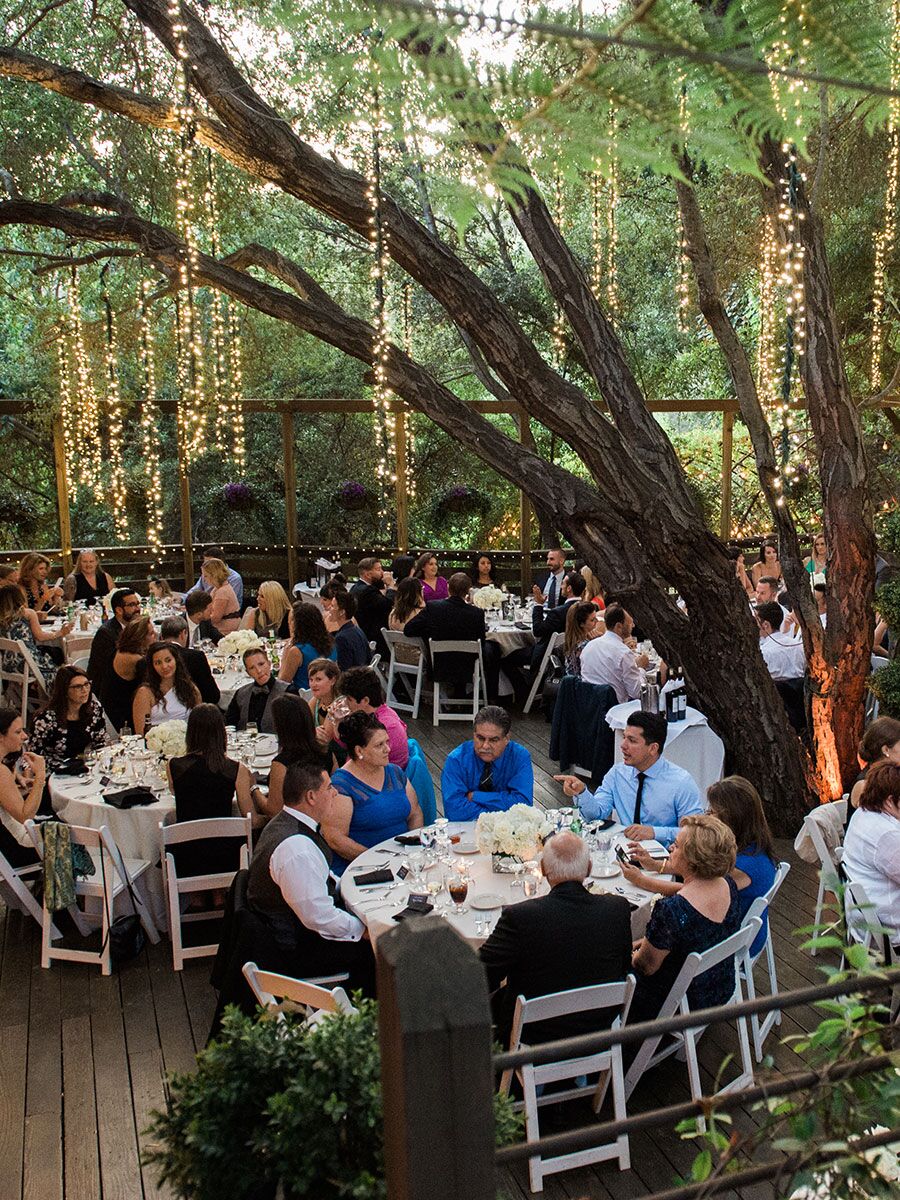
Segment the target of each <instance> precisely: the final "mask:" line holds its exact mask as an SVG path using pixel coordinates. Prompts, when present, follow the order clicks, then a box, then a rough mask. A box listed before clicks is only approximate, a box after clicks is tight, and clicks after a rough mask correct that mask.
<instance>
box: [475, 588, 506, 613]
mask: <svg viewBox="0 0 900 1200" xmlns="http://www.w3.org/2000/svg"><path fill="white" fill-rule="evenodd" d="M505 599H506V597H505V596H504V594H503V592H501V591H500V589H499V588H498V587H494V585H493V584H488V586H487V587H483V588H478V589H477V591H476V592H475V594H474V595H473V596H472V603H473V604H474V605H475V607H476V608H483V609H484V610H485V611H487V609H489V608H499V607H500V605H501V604H502V603H503V601H504V600H505Z"/></svg>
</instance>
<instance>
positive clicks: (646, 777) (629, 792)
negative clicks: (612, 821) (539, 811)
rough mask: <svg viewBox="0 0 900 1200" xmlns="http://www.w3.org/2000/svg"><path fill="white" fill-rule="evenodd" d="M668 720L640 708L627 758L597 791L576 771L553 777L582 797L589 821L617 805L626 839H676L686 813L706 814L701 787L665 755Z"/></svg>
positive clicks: (630, 729) (626, 738)
mask: <svg viewBox="0 0 900 1200" xmlns="http://www.w3.org/2000/svg"><path fill="white" fill-rule="evenodd" d="M666 731H667V725H666V718H665V717H662V716H660V715H659V714H658V713H647V712H641V711H640V710H636V711H635V712H633V713H631V714H629V716H628V723H627V724H626V726H625V732H624V734H623V736H622V758H623V760H624V761H623V762H620V763H616V765H615V766H614V767H611V768H610V769H609V770H608V771H607V772H606V774H605V775H604V776H603V782H602V783H601V784H600V787H599V788H598V789H597V791H596V792H593V793H591V792H588V791H586V790H585V785H584V783H583V782H582V780H580V779H578V778H577V777H576V776H575V775H554V776H553V778H554V779H556V780H558V781H559V782H560V783H562V785H563V791H564V792H565V794H566V795H567V796H579V797H580V800H579V804H580V806H581V811H582V813H583V814H584V816H585V818H586V819H587V820H588V821H597V820H602V821H605V820H607V818H608V817H609V816H610V815H611V813H612V811H613V809H615V811H616V815H617V817H618V818H619V820H620V821H621V822H622V823H623V824H624V825H625V826H626V829H625V835H626V837H630V838H634V839H636V840H638V841H640V840H641V839H646V838H656V839H657V840H658V841H660V842H662V844H663V845H664V846H667V845H668V844H669V843H670V842H674V840H675V837H676V835H677V833H678V824H679V822H680V821H681V818H682V817H687V816H689V815H690V814H691V813H701V812H705V811H706V809H705V805H704V804H703V802H702V800H701V799H700V793H699V791H698V790H697V785H696V783H694V781H693V779H692V778H691V777H690V775H689V774H688V773H687V771H685V770H684V769H683V768H682V767H676V765H675V764H674V763H671V762H669V761H668V759H665V758H663V757H662V752H663V747H664V746H665V744H666Z"/></svg>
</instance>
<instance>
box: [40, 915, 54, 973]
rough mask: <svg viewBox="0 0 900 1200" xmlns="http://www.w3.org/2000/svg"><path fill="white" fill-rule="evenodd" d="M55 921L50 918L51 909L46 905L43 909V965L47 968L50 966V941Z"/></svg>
mask: <svg viewBox="0 0 900 1200" xmlns="http://www.w3.org/2000/svg"><path fill="white" fill-rule="evenodd" d="M52 928H53V922H52V920H51V919H50V910H49V909H48V908H47V907H46V906H44V908H43V909H42V911H41V966H42V967H43V968H44V970H46V969H47V968H48V967H49V966H50V941H51V938H52V936H53V934H52Z"/></svg>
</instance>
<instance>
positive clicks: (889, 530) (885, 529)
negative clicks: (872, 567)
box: [881, 508, 900, 555]
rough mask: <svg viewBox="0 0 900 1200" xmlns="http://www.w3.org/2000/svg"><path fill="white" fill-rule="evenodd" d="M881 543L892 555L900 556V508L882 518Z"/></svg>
mask: <svg viewBox="0 0 900 1200" xmlns="http://www.w3.org/2000/svg"><path fill="white" fill-rule="evenodd" d="M881 543H882V544H883V546H884V549H885V550H887V551H888V552H889V553H890V554H896V555H900V508H895V509H894V510H893V511H892V512H889V513H887V514H886V515H885V516H884V517H883V518H882V520H881Z"/></svg>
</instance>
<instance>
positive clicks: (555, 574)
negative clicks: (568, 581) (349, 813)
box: [541, 567, 566, 608]
mask: <svg viewBox="0 0 900 1200" xmlns="http://www.w3.org/2000/svg"><path fill="white" fill-rule="evenodd" d="M565 577H566V568H565V567H560V569H559V570H558V571H551V572H550V574H549V575H548V576H547V580H546V582H545V583H544V586H543V587H542V588H541V591H542V592H543V593H544V595H545V596H546V597H547V607H548V608H556V606H557V604H562V602H563V598H562V595H561V594H560V593H561V591H562V583H563V580H564V579H565ZM554 579H555V580H556V587H555V589H554V591H553V597H552V599H551V596H550V586H551V584H552V582H553V580H554Z"/></svg>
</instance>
